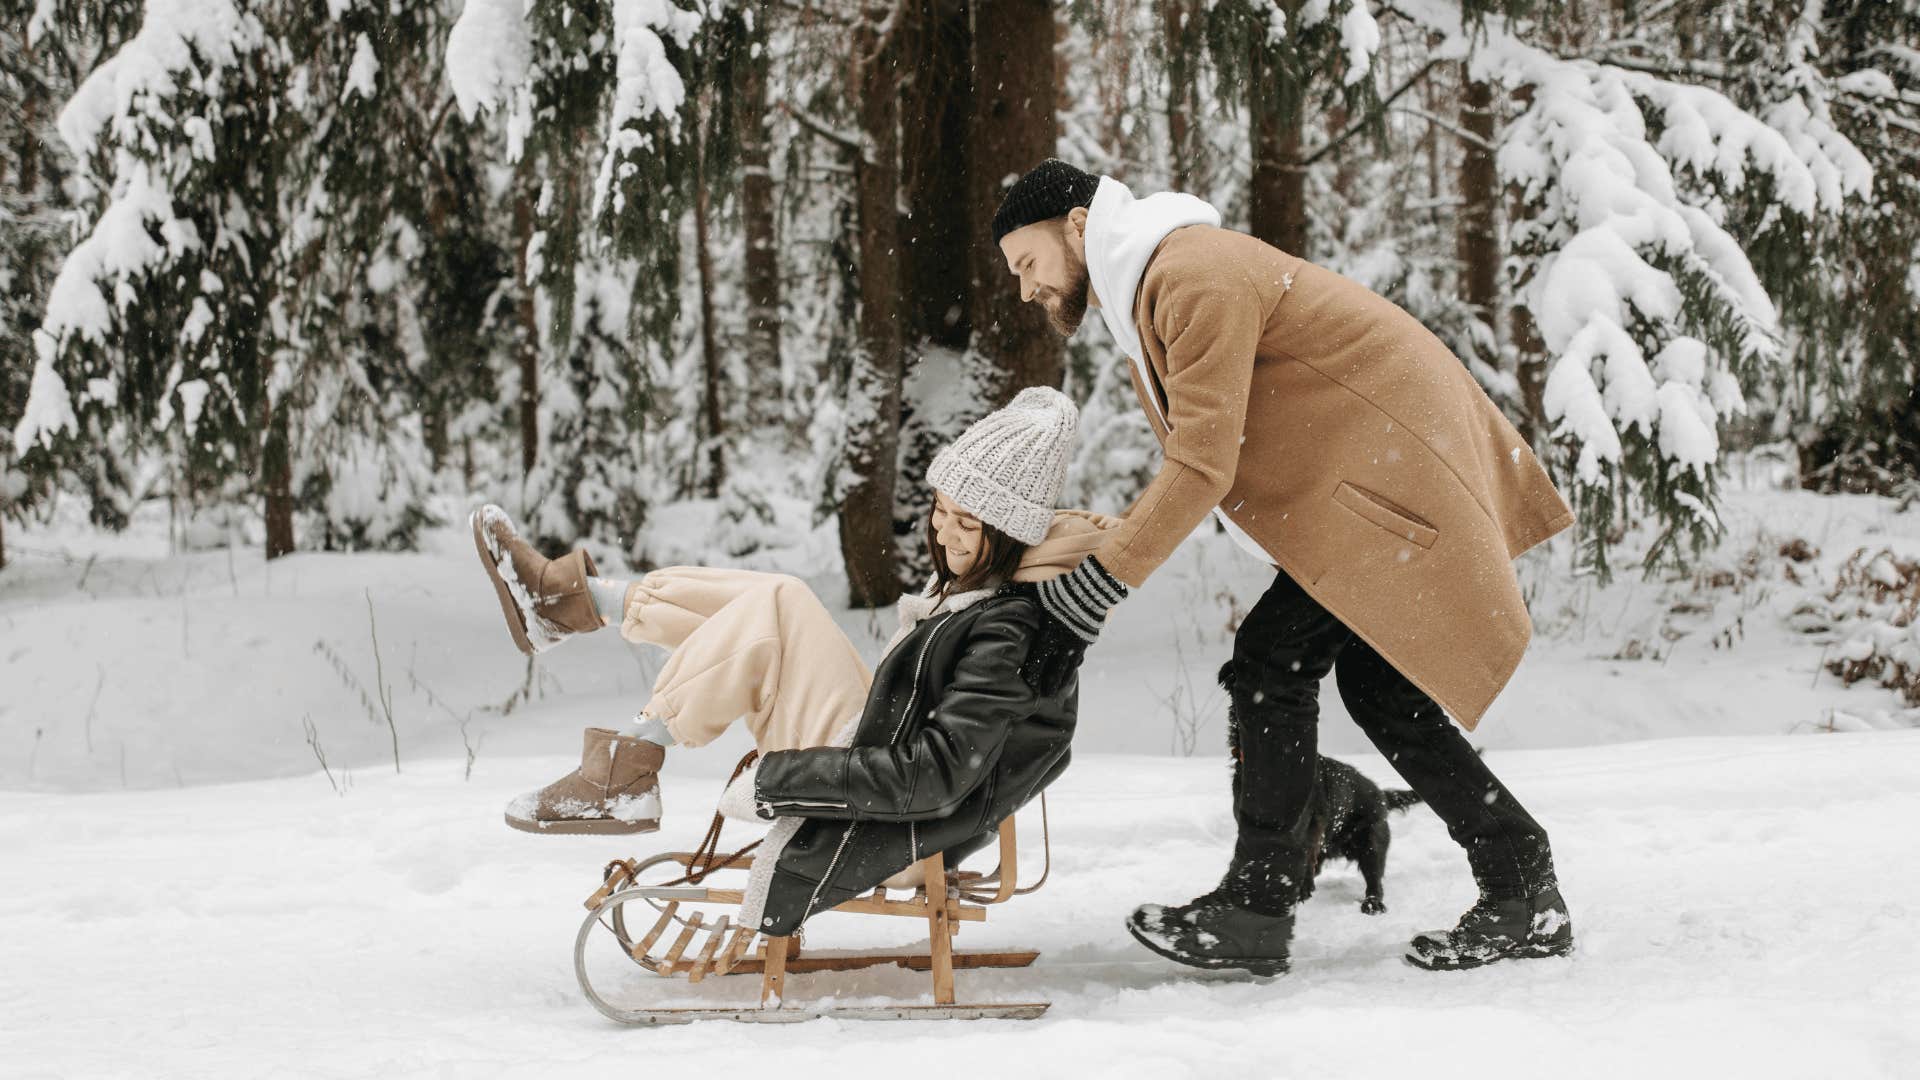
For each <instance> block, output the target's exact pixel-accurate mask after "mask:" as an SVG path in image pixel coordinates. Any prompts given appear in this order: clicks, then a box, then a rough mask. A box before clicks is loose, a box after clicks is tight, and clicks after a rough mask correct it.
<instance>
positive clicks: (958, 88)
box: [896, 0, 993, 350]
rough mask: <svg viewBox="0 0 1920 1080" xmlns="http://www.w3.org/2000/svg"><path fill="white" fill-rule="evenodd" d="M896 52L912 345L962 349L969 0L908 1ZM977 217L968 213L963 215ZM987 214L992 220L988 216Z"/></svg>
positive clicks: (966, 320)
mask: <svg viewBox="0 0 1920 1080" xmlns="http://www.w3.org/2000/svg"><path fill="white" fill-rule="evenodd" d="M904 2H905V3H906V4H907V5H908V6H907V9H906V10H905V11H903V12H902V13H901V18H902V19H905V20H907V21H906V23H905V24H904V25H903V26H902V31H903V32H902V35H901V37H900V50H899V52H898V53H897V54H896V55H897V59H898V60H899V61H900V66H901V70H902V71H904V72H906V73H907V75H906V78H905V79H904V80H902V82H901V85H900V116H901V118H902V124H901V127H900V187H901V191H902V192H903V197H904V201H905V203H906V207H907V212H906V214H905V215H904V216H903V217H902V218H901V221H900V261H901V266H900V280H901V285H902V292H903V294H904V295H906V296H909V297H912V298H913V299H912V302H911V303H910V304H908V305H907V306H906V309H905V310H904V311H902V312H901V317H902V318H903V319H905V320H906V334H907V339H908V340H909V341H926V342H932V343H933V344H935V345H940V346H943V347H945V348H949V349H955V350H959V349H965V348H966V347H967V343H968V341H970V340H971V339H972V337H973V320H972V319H971V317H970V314H971V313H970V311H969V307H970V303H971V288H970V277H971V274H970V267H971V266H972V258H971V250H970V246H969V245H970V244H971V242H972V239H973V234H972V232H971V231H970V223H971V219H972V217H973V213H978V212H979V211H978V210H977V209H976V208H973V207H970V206H969V204H968V200H967V191H968V188H967V174H968V167H967V166H968V163H967V160H966V155H965V153H964V150H965V147H966V139H967V117H968V115H969V114H971V113H972V111H973V108H972V105H973V96H972V90H973V87H972V84H971V82H970V81H969V79H968V75H967V68H968V63H969V51H970V48H971V33H970V31H969V29H968V15H967V4H966V3H965V0H904ZM970 210H971V211H973V212H972V213H970V212H969V211H970ZM986 213H987V214H989V215H991V214H992V213H993V209H992V208H988V209H987V210H986Z"/></svg>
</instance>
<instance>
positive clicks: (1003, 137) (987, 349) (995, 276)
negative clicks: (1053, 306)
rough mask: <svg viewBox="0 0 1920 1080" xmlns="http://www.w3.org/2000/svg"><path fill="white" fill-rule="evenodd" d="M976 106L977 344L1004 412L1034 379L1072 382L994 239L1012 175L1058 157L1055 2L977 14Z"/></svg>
mask: <svg viewBox="0 0 1920 1080" xmlns="http://www.w3.org/2000/svg"><path fill="white" fill-rule="evenodd" d="M973 18H974V24H973V48H972V52H973V87H974V107H973V110H972V113H971V115H970V117H969V121H970V130H969V131H968V138H967V160H968V187H969V188H970V189H971V193H970V197H969V198H968V199H967V205H968V207H969V208H970V209H971V210H972V211H973V221H972V225H971V231H972V236H973V240H972V243H971V244H970V248H971V253H972V267H973V331H974V333H973V348H974V351H975V353H977V354H978V356H979V358H980V360H981V368H980V370H979V371H978V373H977V377H978V379H979V390H980V397H981V404H983V405H985V406H986V407H988V408H994V409H997V408H999V407H1000V406H1002V405H1005V404H1006V403H1007V402H1009V401H1011V400H1013V395H1014V394H1016V393H1018V392H1019V391H1020V390H1021V389H1023V388H1025V387H1028V386H1055V387H1057V386H1059V385H1060V384H1061V383H1063V382H1064V381H1066V350H1065V348H1064V345H1063V343H1062V342H1061V340H1060V337H1059V335H1058V334H1056V333H1054V331H1053V329H1052V327H1051V326H1050V325H1049V324H1048V322H1047V316H1046V312H1045V311H1044V310H1042V309H1041V307H1040V306H1039V305H1038V304H1028V303H1024V302H1022V301H1021V299H1020V284H1019V279H1018V278H1015V277H1014V276H1013V275H1012V274H1009V273H1008V272H1007V263H1006V259H1005V257H1004V256H1002V255H1001V253H1000V248H999V245H997V244H995V243H994V242H993V232H992V228H991V226H992V220H993V212H994V211H995V210H996V209H998V208H999V206H1000V199H1001V196H1002V195H1003V194H1004V193H1005V186H1004V184H1003V181H1007V180H1008V179H1009V178H1012V177H1018V176H1019V175H1020V174H1022V173H1024V172H1026V171H1027V170H1028V169H1031V168H1033V167H1034V166H1035V165H1038V164H1040V162H1041V161H1042V160H1044V159H1046V158H1049V157H1052V156H1053V153H1054V146H1055V143H1056V142H1057V141H1058V132H1057V128H1056V125H1055V122H1054V109H1053V94H1054V85H1053V69H1054V56H1053V44H1054V23H1053V6H1052V5H1051V4H1048V3H1046V2H1045V0H993V2H992V3H984V2H983V3H979V4H976V5H975V7H974V12H973Z"/></svg>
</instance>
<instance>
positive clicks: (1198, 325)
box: [1095, 260, 1267, 587]
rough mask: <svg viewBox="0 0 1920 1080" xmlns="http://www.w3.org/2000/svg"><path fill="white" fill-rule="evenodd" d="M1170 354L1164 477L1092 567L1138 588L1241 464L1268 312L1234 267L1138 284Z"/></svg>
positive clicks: (1185, 268) (1220, 495) (1156, 274)
mask: <svg viewBox="0 0 1920 1080" xmlns="http://www.w3.org/2000/svg"><path fill="white" fill-rule="evenodd" d="M1142 288H1143V290H1144V291H1145V294H1146V301H1147V303H1148V304H1149V305H1150V307H1149V310H1150V311H1151V313H1152V314H1151V319H1152V324H1153V330H1154V334H1155V336H1157V337H1158V338H1159V339H1160V341H1161V342H1163V343H1164V344H1165V347H1166V367H1167V376H1166V395H1167V401H1166V406H1167V427H1168V431H1167V438H1166V443H1165V445H1164V447H1163V450H1164V454H1165V459H1164V460H1163V461H1162V462H1161V465H1160V471H1159V473H1158V474H1156V475H1155V476H1154V478H1153V480H1152V481H1151V482H1150V483H1148V484H1147V487H1146V490H1144V491H1142V492H1141V493H1140V497H1139V498H1138V499H1136V500H1134V504H1133V506H1132V507H1130V508H1129V509H1128V511H1127V520H1126V523H1125V524H1123V525H1121V526H1120V527H1119V528H1118V529H1116V530H1114V532H1113V535H1112V536H1111V537H1109V538H1108V539H1107V541H1106V543H1104V544H1103V545H1101V547H1100V550H1099V551H1098V552H1096V553H1095V558H1097V559H1099V560H1100V565H1101V566H1104V567H1106V568H1107V570H1108V571H1110V572H1111V573H1112V574H1113V576H1114V577H1117V578H1119V579H1120V580H1121V581H1124V582H1126V583H1127V584H1128V585H1130V586H1136V587H1137V586H1139V585H1140V584H1141V583H1142V582H1144V581H1146V579H1147V576H1148V575H1149V574H1151V573H1153V571H1154V570H1155V569H1157V568H1158V567H1159V566H1160V564H1161V563H1163V562H1165V561H1166V560H1167V557H1168V556H1169V555H1172V554H1173V550H1174V549H1175V548H1177V547H1179V546H1180V542H1181V541H1182V540H1185V539H1186V538H1187V536H1188V534H1190V533H1192V532H1193V530H1194V528H1195V527H1196V526H1198V525H1199V524H1200V522H1201V521H1203V520H1205V519H1206V516H1207V514H1208V513H1209V512H1211V511H1212V510H1213V508H1214V507H1215V506H1218V505H1219V504H1220V500H1222V499H1224V498H1226V497H1227V492H1228V490H1230V489H1231V488H1232V487H1233V477H1234V473H1235V471H1236V470H1237V468H1238V467H1239V463H1240V436H1241V434H1242V433H1243V432H1244V431H1245V429H1246V424H1247V395H1248V393H1249V392H1250V391H1251V387H1252V385H1253V361H1254V354H1255V352H1256V350H1257V349H1258V347H1259V344H1260V335H1261V333H1262V331H1263V329H1264V327H1265V324H1266V316H1267V306H1266V303H1265V301H1264V298H1263V297H1262V296H1261V294H1260V292H1259V290H1257V289H1256V288H1255V287H1254V285H1253V283H1252V282H1251V281H1249V280H1248V279H1247V275H1246V273H1245V272H1244V271H1243V270H1241V269H1240V268H1239V267H1237V266H1233V265H1231V264H1228V265H1215V266H1203V265H1198V264H1197V263H1196V262H1195V261H1193V260H1183V261H1182V262H1181V263H1179V264H1176V265H1173V266H1169V267H1164V268H1161V267H1156V268H1150V270H1149V272H1148V275H1147V281H1146V282H1144V283H1143V285H1142Z"/></svg>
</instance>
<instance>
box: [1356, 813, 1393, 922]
mask: <svg viewBox="0 0 1920 1080" xmlns="http://www.w3.org/2000/svg"><path fill="white" fill-rule="evenodd" d="M1392 842H1393V830H1392V829H1391V828H1389V827H1388V825H1387V819H1386V815H1384V814H1382V815H1381V817H1380V820H1378V821H1376V822H1374V823H1373V828H1371V829H1369V830H1367V850H1366V851H1364V852H1362V853H1361V856H1360V858H1359V860H1358V862H1359V863H1360V876H1361V877H1362V878H1364V879H1366V883H1367V897H1366V899H1364V900H1362V901H1360V912H1361V914H1363V915H1378V914H1380V913H1381V912H1383V911H1385V910H1387V899H1386V888H1385V879H1386V876H1387V847H1388V845H1389V844H1391V843H1392Z"/></svg>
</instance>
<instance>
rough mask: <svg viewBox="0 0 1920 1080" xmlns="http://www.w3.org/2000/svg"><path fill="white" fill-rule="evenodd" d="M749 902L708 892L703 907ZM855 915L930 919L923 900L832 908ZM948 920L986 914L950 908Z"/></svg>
mask: <svg viewBox="0 0 1920 1080" xmlns="http://www.w3.org/2000/svg"><path fill="white" fill-rule="evenodd" d="M745 899H746V893H745V892H744V891H742V890H740V889H708V890H707V891H706V895H705V897H704V898H703V899H702V902H703V903H709V904H738V903H740V902H742V901H743V900H745ZM833 910H834V911H844V912H848V913H851V914H856V915H905V916H908V917H909V918H915V919H924V918H926V917H927V902H926V900H925V899H924V898H920V897H916V898H914V899H912V900H875V899H874V898H873V897H872V896H856V897H854V898H853V899H851V900H848V901H846V902H845V903H842V904H839V905H837V906H835V907H834V908H833ZM947 917H948V918H950V919H955V920H958V921H960V922H986V921H987V913H986V911H985V910H984V909H982V908H976V907H967V906H964V905H959V904H954V903H951V902H949V903H948V904H947Z"/></svg>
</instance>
